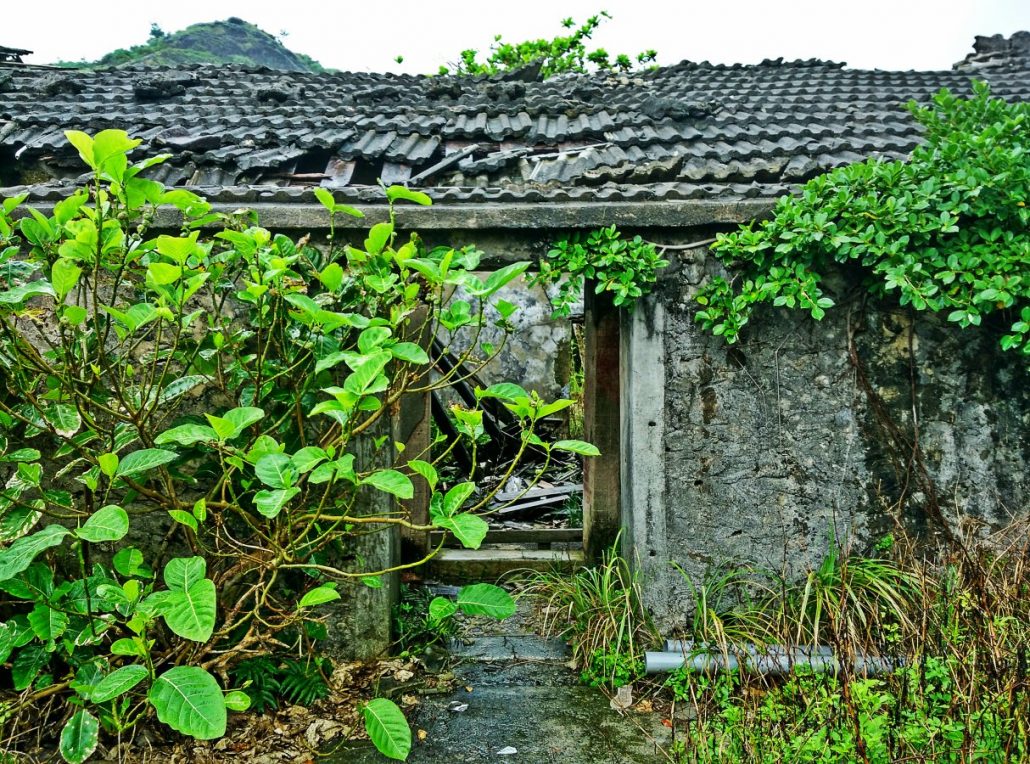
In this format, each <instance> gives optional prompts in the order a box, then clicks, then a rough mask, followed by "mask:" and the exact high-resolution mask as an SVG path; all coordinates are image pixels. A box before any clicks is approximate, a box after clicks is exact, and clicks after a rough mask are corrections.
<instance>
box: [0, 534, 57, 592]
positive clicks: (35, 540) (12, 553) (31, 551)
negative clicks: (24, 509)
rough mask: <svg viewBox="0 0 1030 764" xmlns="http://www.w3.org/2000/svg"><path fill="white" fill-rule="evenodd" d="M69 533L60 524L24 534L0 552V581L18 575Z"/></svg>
mask: <svg viewBox="0 0 1030 764" xmlns="http://www.w3.org/2000/svg"><path fill="white" fill-rule="evenodd" d="M68 534H69V531H68V529H67V528H64V527H62V526H60V525H48V526H47V527H45V528H43V530H41V531H37V532H36V533H33V534H31V535H29V536H22V537H21V538H20V539H18V540H17V541H15V542H14V543H13V544H11V545H10V546H9V547H7V549H5V550H3V551H2V552H0V581H6V580H7V579H9V578H11V577H13V576H16V575H18V574H19V573H21V572H22V571H23V570H25V569H26V568H27V567H29V565H31V564H32V561H33V560H34V559H36V555H38V554H39V553H40V552H42V551H44V550H46V549H50V548H51V547H55V546H57V545H58V544H60V543H61V542H62V541H63V540H64V537H65V536H67V535H68Z"/></svg>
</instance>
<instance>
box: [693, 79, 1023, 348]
mask: <svg viewBox="0 0 1030 764" xmlns="http://www.w3.org/2000/svg"><path fill="white" fill-rule="evenodd" d="M908 108H909V111H911V112H912V114H913V116H914V117H915V118H916V120H917V121H918V122H919V123H920V125H922V127H923V130H924V138H925V142H924V143H923V144H922V145H920V146H919V147H917V148H916V149H915V150H914V151H913V152H912V155H911V157H910V158H909V159H908V160H906V161H896V162H886V161H883V160H880V159H870V160H868V161H866V162H863V163H860V164H854V165H850V166H847V167H842V168H839V169H836V170H833V171H831V172H829V173H826V174H825V175H820V176H818V177H816V178H814V179H813V180H811V181H809V182H808V183H806V184H805V186H804V187H803V188H802V189H801V192H800V194H799V195H797V196H786V197H783V198H781V199H780V200H779V202H778V203H777V204H776V209H775V212H774V215H773V217H772V218H770V219H768V220H763V221H762V222H760V223H758V224H757V225H749V226H746V227H744V228H742V229H741V230H739V231H737V232H734V233H730V234H723V235H720V236H719V238H718V240H717V241H716V243H715V244H714V245H713V246H712V252H713V253H714V254H715V255H716V257H717V258H718V259H719V260H721V261H722V262H723V263H724V264H725V265H726V266H728V267H729V268H730V270H731V272H732V277H731V278H730V279H729V280H727V279H725V278H721V277H718V278H714V279H713V280H712V281H711V282H710V283H709V284H708V285H707V286H705V287H704V288H703V289H702V290H701V291H700V292H699V294H698V298H697V299H698V302H699V303H700V304H701V306H702V309H701V310H700V311H698V313H697V314H696V316H695V317H696V319H697V321H699V322H700V323H701V325H702V326H703V327H704V328H705V329H707V330H710V331H712V332H713V333H714V334H716V335H720V336H723V337H725V338H726V340H727V341H728V342H735V341H736V340H737V338H738V336H739V334H740V331H741V329H742V328H743V327H744V326H745V325H746V324H747V322H748V320H749V318H750V317H751V313H752V311H753V309H754V307H755V306H756V305H759V304H762V303H772V304H773V305H782V306H786V307H788V308H797V309H801V310H807V311H808V312H809V313H810V314H811V316H812V317H813V318H815V319H821V318H822V317H823V316H824V315H825V312H826V310H828V309H829V308H831V307H832V306H833V304H834V303H833V299H832V298H831V297H830V296H829V295H827V294H826V293H825V292H824V291H823V288H822V283H823V278H824V275H825V274H826V272H827V270H828V269H829V268H830V267H831V265H832V264H833V263H853V264H855V265H857V266H859V267H860V268H861V269H862V271H863V272H864V273H865V274H866V279H867V283H868V285H869V287H870V289H871V290H872V291H873V292H874V293H875V294H894V295H897V297H898V300H899V302H900V304H901V305H910V306H911V307H912V308H913V309H915V310H920V311H922V310H929V311H934V312H939V313H944V314H945V315H946V316H947V318H948V320H949V321H953V322H955V323H957V324H958V325H959V326H962V327H966V326H970V325H979V324H980V323H981V321H982V320H983V319H984V317H985V316H988V315H990V314H995V313H997V314H1000V315H1001V317H1002V318H1003V320H1004V321H1005V322H1006V323H1007V324H1008V325H1009V326H1010V329H1009V333H1008V334H1006V335H1005V336H1004V337H1002V339H1001V345H1002V347H1004V348H1006V349H1021V350H1022V351H1023V352H1025V353H1030V343H1028V341H1027V338H1028V336H1030V276H1028V271H1027V262H1030V234H1028V230H1030V209H1028V208H1027V203H1028V199H1030V153H1028V151H1027V140H1026V136H1027V133H1028V131H1030V104H1027V103H1025V102H1013V103H1006V102H1005V101H1002V100H1001V99H997V98H991V97H990V90H989V88H988V86H987V85H985V84H982V83H976V84H974V86H973V96H972V97H971V98H969V99H962V98H959V97H957V96H954V95H952V94H951V93H950V92H948V91H947V90H942V91H941V92H940V93H939V94H938V95H937V96H936V97H935V98H934V100H933V104H932V106H930V107H928V108H923V107H920V106H918V105H916V104H915V103H910V104H909V107H908Z"/></svg>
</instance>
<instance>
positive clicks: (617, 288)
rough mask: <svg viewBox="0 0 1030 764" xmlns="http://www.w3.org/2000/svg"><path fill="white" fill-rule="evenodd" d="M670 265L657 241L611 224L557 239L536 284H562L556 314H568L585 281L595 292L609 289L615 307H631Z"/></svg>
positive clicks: (543, 263)
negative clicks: (630, 234) (623, 231)
mask: <svg viewBox="0 0 1030 764" xmlns="http://www.w3.org/2000/svg"><path fill="white" fill-rule="evenodd" d="M668 264H669V263H668V262H667V261H665V260H663V259H661V257H659V256H658V252H657V250H656V249H655V247H654V245H653V244H649V243H648V242H645V241H644V240H643V239H641V238H640V237H639V236H634V237H633V238H632V239H629V240H626V239H623V238H622V234H621V233H620V232H619V231H618V230H617V229H616V228H615V226H610V227H608V228H599V229H597V230H596V231H592V232H591V233H589V234H586V235H584V234H581V233H578V232H577V233H574V234H572V236H570V237H569V238H566V239H559V240H558V241H556V242H555V243H554V245H553V246H552V248H551V250H550V251H549V252H548V253H547V257H546V258H542V259H541V260H540V269H539V272H538V274H537V276H536V277H535V278H534V280H533V282H532V283H533V284H540V283H543V284H557V285H558V296H557V299H556V301H555V308H554V315H555V316H556V317H557V316H568V315H569V313H570V312H571V309H572V306H573V305H574V304H575V303H576V302H578V301H579V300H580V298H581V297H582V296H583V284H584V280H588V281H590V282H591V283H593V284H595V286H594V291H595V292H596V293H597V294H601V293H602V292H607V293H610V294H611V296H612V302H613V303H614V304H615V306H616V307H620V306H626V307H627V308H630V309H632V307H633V302H634V301H635V300H636V299H637V298H638V297H642V296H643V295H645V294H648V293H649V292H650V291H651V287H652V285H653V284H654V283H655V282H656V281H657V279H658V271H659V270H660V269H661V268H664V267H665V266H666V265H668Z"/></svg>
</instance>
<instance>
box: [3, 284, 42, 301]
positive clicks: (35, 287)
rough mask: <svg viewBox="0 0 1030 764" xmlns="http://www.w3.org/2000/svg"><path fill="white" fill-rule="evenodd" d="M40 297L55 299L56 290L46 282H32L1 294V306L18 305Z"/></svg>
mask: <svg viewBox="0 0 1030 764" xmlns="http://www.w3.org/2000/svg"><path fill="white" fill-rule="evenodd" d="M39 295H46V296H47V297H54V296H55V295H54V288H53V287H52V286H50V284H49V282H46V281H32V282H30V283H28V284H22V285H21V286H18V287H15V288H14V289H8V290H7V291H5V292H0V305H3V304H6V305H17V304H18V303H20V302H24V301H25V300H27V299H29V298H30V297H37V296H39Z"/></svg>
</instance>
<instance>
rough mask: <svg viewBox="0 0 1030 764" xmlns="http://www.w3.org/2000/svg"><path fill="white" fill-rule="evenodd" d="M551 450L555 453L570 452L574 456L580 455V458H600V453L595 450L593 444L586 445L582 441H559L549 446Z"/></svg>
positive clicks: (595, 447)
mask: <svg viewBox="0 0 1030 764" xmlns="http://www.w3.org/2000/svg"><path fill="white" fill-rule="evenodd" d="M551 448H552V449H554V450H555V451H571V452H572V453H574V454H580V455H581V456H600V455H601V452H600V451H599V450H598V449H597V446H595V445H594V444H593V443H587V442H586V441H583V440H559V441H556V442H555V443H552V444H551Z"/></svg>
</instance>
